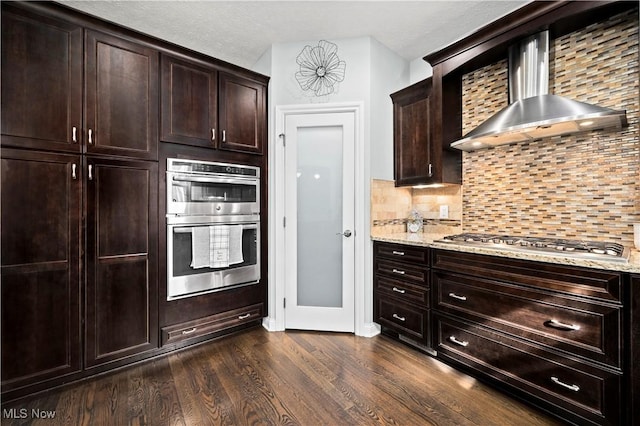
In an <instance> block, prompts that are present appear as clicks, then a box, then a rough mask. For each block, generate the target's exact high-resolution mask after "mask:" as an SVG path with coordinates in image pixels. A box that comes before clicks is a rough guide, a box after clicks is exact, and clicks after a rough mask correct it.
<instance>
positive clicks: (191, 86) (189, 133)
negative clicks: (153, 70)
mask: <svg viewBox="0 0 640 426" xmlns="http://www.w3.org/2000/svg"><path fill="white" fill-rule="evenodd" d="M160 66H161V85H162V90H161V91H160V93H161V95H160V96H161V98H162V100H161V121H162V124H161V126H162V132H161V134H160V139H161V140H162V141H164V142H174V143H180V144H184V145H194V146H202V147H209V148H215V147H216V144H217V138H218V136H219V134H220V131H219V129H218V128H217V127H218V126H217V120H218V115H217V111H216V110H217V102H218V73H217V71H216V70H215V69H213V68H207V67H204V66H198V65H195V64H193V63H190V62H186V61H182V60H180V59H177V58H173V57H171V56H167V55H162V57H161V65H160Z"/></svg>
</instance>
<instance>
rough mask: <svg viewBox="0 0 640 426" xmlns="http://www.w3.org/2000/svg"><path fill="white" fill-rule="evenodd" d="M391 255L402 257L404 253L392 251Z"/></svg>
mask: <svg viewBox="0 0 640 426" xmlns="http://www.w3.org/2000/svg"><path fill="white" fill-rule="evenodd" d="M391 253H393V254H395V255H396V256H404V252H403V251H395V250H394V251H392V252H391Z"/></svg>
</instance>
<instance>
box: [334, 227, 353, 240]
mask: <svg viewBox="0 0 640 426" xmlns="http://www.w3.org/2000/svg"><path fill="white" fill-rule="evenodd" d="M336 235H342V236H343V237H347V238H349V237H350V236H351V230H350V229H347V230H346V231H344V232H338V233H337V234H336Z"/></svg>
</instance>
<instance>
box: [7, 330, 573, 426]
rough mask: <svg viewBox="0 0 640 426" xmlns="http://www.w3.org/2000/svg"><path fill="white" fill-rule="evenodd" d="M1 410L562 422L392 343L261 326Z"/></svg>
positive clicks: (171, 419)
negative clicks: (277, 329)
mask: <svg viewBox="0 0 640 426" xmlns="http://www.w3.org/2000/svg"><path fill="white" fill-rule="evenodd" d="M3 409H4V410H8V409H15V410H21V409H26V410H29V413H30V412H31V411H30V410H31V409H40V410H55V418H54V419H49V420H43V419H35V418H33V417H29V418H25V419H18V418H8V417H7V416H3V419H2V425H11V426H15V425H25V426H26V425H47V426H56V425H61V426H63V425H64V426H67V425H74V426H75V425H87V426H93V425H96V426H103V425H118V426H119V425H133V426H138V425H140V426H143V425H144V426H164V425H185V426H208V425H275V424H285V425H302V426H307V425H336V426H341V425H349V426H350V425H411V426H413V425H421V426H422V425H425V426H427V425H434V426H435V425H438V426H444V425H461V426H475V425H478V426H479V425H482V426H498V425H499V426H510V425H513V426H520V425H523V424H526V425H532V426H555V425H559V424H561V422H559V421H557V420H555V419H553V418H549V417H548V416H547V415H546V414H545V413H543V412H540V411H537V410H535V409H532V408H530V407H528V406H526V405H524V404H521V403H520V402H519V401H517V400H515V399H512V398H510V397H509V396H507V395H505V394H501V393H499V392H497V391H495V390H493V389H491V388H490V387H488V386H485V385H484V384H482V383H480V382H477V381H476V380H474V379H473V378H471V377H469V376H467V375H465V374H463V373H461V372H459V371H457V370H455V369H453V368H451V367H449V366H447V365H445V364H443V363H441V362H440V361H438V360H437V359H434V358H432V357H430V356H427V355H425V354H423V353H421V352H419V351H417V350H414V349H412V348H409V347H407V346H405V345H403V344H401V343H399V342H397V341H395V340H392V339H390V338H388V337H386V336H377V337H374V338H370V339H368V338H363V337H357V336H355V335H352V334H346V333H321V332H308V331H287V332H277V333H269V332H267V331H266V330H264V329H262V328H255V329H251V330H247V331H245V332H243V333H240V334H236V335H232V336H227V337H225V338H221V339H219V340H216V341H214V342H209V343H206V344H203V345H200V346H197V347H194V348H190V349H186V350H183V351H181V352H177V353H174V354H171V355H169V356H167V357H165V358H159V359H156V360H154V361H150V362H147V363H144V364H140V365H136V366H132V367H129V368H127V369H124V370H121V371H118V372H115V373H112V374H108V375H105V376H101V377H98V378H96V379H93V380H90V381H85V382H80V383H78V384H76V385H71V386H68V387H64V388H61V389H56V390H52V391H50V392H48V393H46V394H44V395H41V396H39V397H37V398H32V399H25V400H22V401H17V402H14V403H9V404H4V405H3ZM15 412H16V413H18V412H19V411H15ZM9 417H11V416H9Z"/></svg>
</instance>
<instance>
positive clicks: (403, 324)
mask: <svg viewBox="0 0 640 426" xmlns="http://www.w3.org/2000/svg"><path fill="white" fill-rule="evenodd" d="M373 252H374V257H373V269H374V278H373V283H374V284H373V317H374V321H376V322H377V323H378V324H380V326H381V327H382V330H383V332H385V333H387V334H389V333H393V335H394V336H397V337H398V338H399V339H400V340H402V341H404V342H406V343H409V344H411V345H413V346H416V347H419V348H420V349H422V350H425V351H427V352H431V322H430V319H429V317H430V301H429V300H430V279H429V249H428V248H425V247H414V246H405V245H400V244H390V243H381V242H375V243H374V245H373Z"/></svg>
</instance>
